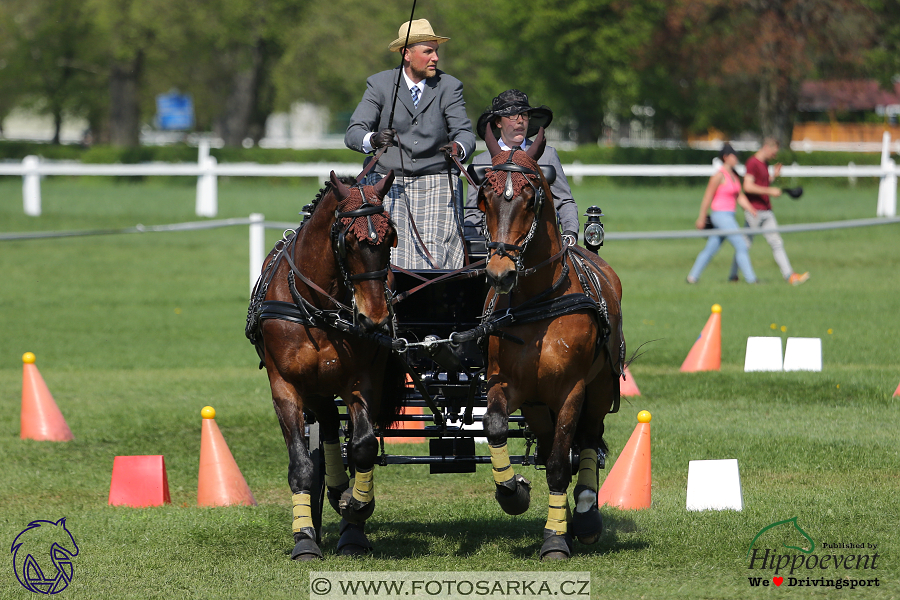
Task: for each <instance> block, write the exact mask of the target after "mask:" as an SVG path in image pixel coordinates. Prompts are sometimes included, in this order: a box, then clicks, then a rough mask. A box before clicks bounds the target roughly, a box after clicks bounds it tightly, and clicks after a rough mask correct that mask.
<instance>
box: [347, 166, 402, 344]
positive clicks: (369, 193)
mask: <svg viewBox="0 0 900 600" xmlns="http://www.w3.org/2000/svg"><path fill="white" fill-rule="evenodd" d="M393 181H394V172H393V171H390V172H389V173H388V174H387V175H385V176H384V177H383V178H382V179H381V181H379V182H378V183H376V184H375V185H374V186H371V185H366V186H363V185H357V186H348V185H346V184H344V183H343V182H341V181H340V179H338V178H337V176H336V175H335V174H334V171H332V172H331V184H332V186H333V189H334V193H335V196H336V198H337V202H338V205H337V210H336V211H335V223H334V227H333V229H332V232H333V233H332V246H333V248H334V251H335V255H336V259H337V262H338V265H339V268H340V270H341V272H342V275H343V277H344V283H345V285H346V286H347V287H348V288H349V289H350V291H351V293H352V296H353V307H354V317H355V319H356V321H357V323H359V324H360V325H362V326H363V327H365V328H366V330H368V331H382V332H388V330H389V327H390V322H391V316H392V315H391V304H390V299H389V291H388V288H387V285H386V283H385V282H386V280H387V276H388V272H389V265H390V261H391V248H393V247H395V246H396V245H397V230H396V229H395V228H394V224H393V222H392V221H391V218H390V214H389V213H388V212H387V211H386V210H384V206H383V202H384V197H385V195H386V194H387V192H388V190H390V189H391V184H392V183H393Z"/></svg>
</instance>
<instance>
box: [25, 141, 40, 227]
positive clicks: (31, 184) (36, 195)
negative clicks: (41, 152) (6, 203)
mask: <svg viewBox="0 0 900 600" xmlns="http://www.w3.org/2000/svg"><path fill="white" fill-rule="evenodd" d="M39 164H40V159H39V158H38V157H37V156H26V157H25V158H23V159H22V168H23V169H24V170H25V172H24V173H23V174H22V208H23V209H24V210H25V214H26V215H28V216H29V217H39V216H41V176H40V175H39V174H38V172H37V169H38V165H39Z"/></svg>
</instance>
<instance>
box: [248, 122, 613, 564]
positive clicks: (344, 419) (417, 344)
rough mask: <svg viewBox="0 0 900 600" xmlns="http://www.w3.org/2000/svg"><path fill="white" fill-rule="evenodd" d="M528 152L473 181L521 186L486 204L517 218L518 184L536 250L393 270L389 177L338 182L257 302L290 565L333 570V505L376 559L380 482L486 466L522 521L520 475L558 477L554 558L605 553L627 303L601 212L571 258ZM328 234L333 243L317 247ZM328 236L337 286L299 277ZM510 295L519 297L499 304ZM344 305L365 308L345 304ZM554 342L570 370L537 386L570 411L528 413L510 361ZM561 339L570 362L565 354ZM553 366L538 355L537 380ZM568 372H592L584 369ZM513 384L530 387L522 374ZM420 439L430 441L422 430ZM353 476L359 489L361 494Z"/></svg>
mask: <svg viewBox="0 0 900 600" xmlns="http://www.w3.org/2000/svg"><path fill="white" fill-rule="evenodd" d="M540 137H541V138H542V137H543V135H542V134H541V136H540ZM541 142H542V140H541ZM536 145H537V144H536ZM540 147H541V148H542V147H543V146H542V143H541V146H540ZM489 148H491V145H490V142H489ZM498 152H499V149H498ZM515 153H516V152H515V151H512V152H510V153H509V156H508V157H505V158H504V160H505V162H503V161H501V160H500V159H495V161H494V163H495V164H494V165H493V167H491V168H488V169H484V168H482V169H481V170H480V171H479V172H476V171H474V170H473V169H472V168H471V167H470V169H469V177H470V178H473V179H472V181H473V182H477V183H479V184H480V183H481V182H486V174H485V170H487V171H493V173H495V174H498V177H500V178H506V187H507V193H506V194H505V195H506V198H505V200H504V199H503V198H502V197H501V196H503V193H502V191H501V189H497V190H496V192H495V191H491V189H492V188H491V186H490V185H485V186H484V187H485V189H486V190H487V191H486V192H485V195H486V196H488V197H493V196H497V197H498V198H500V199H499V200H498V202H506V203H510V202H511V201H512V200H513V199H514V198H513V194H512V189H513V187H512V182H513V181H515V183H516V186H515V188H516V193H515V200H516V201H519V200H521V199H522V198H524V199H525V206H526V208H528V210H526V211H524V213H527V214H528V215H533V220H532V222H531V225H530V229H527V230H528V231H529V233H528V235H527V236H526V238H525V239H524V241H522V240H521V239H518V238H517V239H516V240H512V239H510V240H502V239H501V240H499V241H490V242H488V243H485V239H484V238H482V237H481V236H480V235H477V236H471V235H470V236H467V237H466V240H465V241H466V246H467V250H468V261H467V262H468V264H467V266H466V267H464V268H462V269H459V270H455V271H449V270H418V271H407V270H404V269H397V268H388V266H387V261H388V260H389V256H390V246H391V241H392V238H391V235H392V234H394V235H395V233H394V232H393V231H392V229H391V228H390V227H388V226H386V225H385V221H387V219H385V217H384V215H383V214H382V212H383V208H382V207H381V204H380V200H381V198H383V196H384V194H385V193H386V191H387V189H389V187H390V185H391V180H392V179H393V178H392V176H390V175H389V176H388V177H385V179H384V180H382V182H380V183H379V184H376V185H375V186H372V187H366V188H364V187H363V186H362V185H358V184H357V185H353V182H348V183H345V182H342V181H341V180H338V179H337V178H336V177H335V176H334V174H332V177H331V181H330V185H328V184H326V188H325V189H324V190H322V193H320V197H319V198H317V202H316V205H315V206H311V207H309V208H308V210H305V212H306V216H305V218H304V223H303V224H301V227H300V228H299V229H298V231H297V232H294V233H292V234H291V235H290V236H287V237H286V238H285V239H284V240H282V241H281V242H279V244H277V245H276V247H275V249H273V251H272V253H271V254H270V255H269V257H268V259H267V261H266V264H265V265H264V267H263V271H262V274H261V276H260V279H259V281H258V283H257V286H256V289H255V291H254V294H253V296H252V298H251V304H250V310H249V313H248V323H247V331H246V332H247V336H248V338H250V340H251V341H252V342H253V343H254V345H255V346H256V347H257V351H258V353H259V356H260V359H261V360H260V368H263V366H265V367H266V368H267V373H268V375H269V380H270V385H271V387H272V394H273V401H274V404H275V409H276V413H277V414H278V417H279V421H280V423H281V426H282V432H283V434H284V436H285V442H286V444H287V447H288V453H289V456H290V467H289V477H288V480H289V484H290V486H291V488H292V492H293V505H294V509H293V513H294V522H293V533H294V538H295V541H296V546H295V549H294V552H293V553H292V558H295V559H302V560H310V559H314V558H321V556H322V553H321V550H320V548H319V547H318V542H319V541H320V537H321V524H322V511H323V507H324V505H325V500H326V499H327V500H328V501H329V503H330V504H331V505H332V506H333V508H334V509H335V510H336V511H337V512H338V513H339V514H340V515H341V517H342V520H341V526H340V540H339V541H338V551H339V552H340V553H342V554H364V553H366V552H368V551H369V550H370V549H371V545H370V544H369V542H368V539H367V538H366V536H365V532H364V526H365V520H366V519H367V518H368V517H369V516H370V515H371V514H372V511H373V510H374V491H373V483H372V477H373V470H374V469H373V467H374V465H381V466H386V465H394V464H421V465H428V466H429V470H430V472H431V473H432V474H440V473H466V472H475V470H476V466H477V465H478V464H492V473H493V476H494V481H495V484H496V490H495V497H496V499H497V501H498V502H499V503H500V505H501V507H502V508H503V510H504V511H505V512H507V513H509V514H521V513H522V512H524V511H525V510H526V509H527V508H528V504H529V498H530V496H529V494H530V482H528V481H527V480H526V479H524V478H523V477H522V476H521V475H515V474H514V468H513V465H542V466H543V468H545V469H547V474H548V483H549V484H550V488H551V496H550V500H549V511H548V521H547V526H546V527H545V530H544V539H545V541H544V546H543V547H542V550H541V558H542V559H552V558H563V559H564V558H568V556H569V555H570V554H571V552H572V548H573V541H572V540H573V537H575V538H577V539H578V540H579V541H582V542H584V543H593V542H594V541H596V539H597V538H598V537H599V535H600V529H601V528H602V523H601V518H600V514H599V511H598V509H597V502H596V492H597V487H598V486H597V469H598V468H603V466H604V457H605V452H606V447H605V444H604V443H603V441H602V430H603V427H602V420H603V417H604V416H605V414H606V413H608V412H616V411H617V410H618V404H619V389H618V385H619V375H620V374H621V372H622V370H623V368H624V353H625V346H624V340H623V339H622V336H621V310H620V306H619V299H620V297H621V286H620V284H619V283H618V278H617V277H615V273H614V272H613V271H612V269H611V268H608V265H606V263H605V262H604V261H602V259H599V258H598V257H597V256H596V249H597V247H598V246H599V245H601V244H602V224H600V223H599V218H598V217H599V216H600V215H601V214H602V213H600V211H599V209H596V210H595V209H593V208H592V210H591V211H589V215H588V223H587V224H586V228H587V229H589V232H588V235H587V236H586V239H587V241H588V242H589V249H588V250H585V249H582V248H580V247H569V246H568V244H567V243H563V244H561V245H560V240H559V239H556V238H559V235H558V229H556V236H555V238H554V235H553V233H552V231H553V227H555V222H556V221H555V219H556V217H555V211H553V210H544V211H541V208H540V207H541V203H542V202H543V201H544V200H545V199H546V198H547V197H549V194H548V193H547V192H548V190H549V188H548V185H549V184H548V181H547V180H548V179H552V177H553V174H552V173H546V172H542V171H541V170H540V168H539V167H537V164H536V158H535V157H534V156H530V155H527V156H526V152H525V151H519V152H518V155H519V156H515V157H514V156H513V154H515ZM493 154H494V152H493V151H492V155H493ZM514 176H515V179H514ZM494 188H502V185H495V186H494ZM523 190H524V191H523ZM482 208H483V209H485V208H486V214H487V215H488V217H489V218H488V221H489V223H488V229H490V227H491V222H490V221H492V219H493V220H496V219H495V218H493V217H491V214H492V213H491V209H490V208H489V207H482ZM551 209H552V205H551ZM529 211H530V212H529ZM551 213H553V214H551ZM529 218H532V217H529ZM545 222H546V223H545ZM316 229H320V230H321V232H320V237H319V239H318V240H313V239H312V236H313V232H314V231H315V230H316ZM548 232H550V233H548ZM324 235H328V236H329V240H330V242H331V247H332V250H333V252H332V253H328V252H326V253H325V254H326V255H328V256H327V259H328V260H324V261H318V263H329V265H330V271H329V272H328V273H326V272H325V271H328V268H327V267H328V265H326V266H322V264H311V265H307V266H305V269H300V268H298V267H297V265H296V264H295V261H296V262H299V259H298V256H301V255H302V248H301V247H302V246H303V244H304V243H314V242H315V243H318V244H319V246H318V247H319V248H321V242H322V241H323V239H324ZM490 235H494V234H490ZM501 237H502V236H501ZM520 237H521V236H520ZM306 238H310V239H308V240H307V239H306ZM543 238H547V239H546V240H544V239H543ZM494 239H495V240H496V236H495V235H494ZM533 240H536V241H533ZM366 242H368V243H366ZM590 242H593V244H592V245H591V244H590ZM529 243H531V244H532V248H536V249H535V250H532V252H531V254H532V255H534V256H541V255H543V254H547V256H546V257H543V258H544V260H542V261H541V260H539V259H535V260H538V263H539V264H535V262H534V261H532V262H531V263H530V264H529V263H527V261H525V260H524V259H523V256H524V255H525V254H526V252H525V250H526V247H527V246H528V244H529ZM543 246H546V248H544V247H543ZM591 246H592V247H591ZM298 248H299V250H298ZM591 250H592V251H593V252H591ZM332 255H333V256H332ZM332 258H333V264H331V263H332V261H331V259H332ZM495 263H496V264H495ZM497 265H500V272H498V270H497ZM548 265H550V266H552V268H545V267H547V266H548ZM379 267H382V268H379ZM492 267H493V270H492ZM317 269H318V271H317ZM323 269H324V270H325V271H323ZM503 269H506V271H505V272H503ZM538 271H541V273H542V275H538V276H535V277H531V278H529V279H528V283H527V284H520V283H519V281H518V280H519V277H520V276H523V277H524V275H533V274H535V273H537V272H538ZM304 272H305V274H304ZM541 277H543V283H542V279H541ZM532 281H534V283H533V285H535V286H537V288H538V289H541V290H543V291H540V292H536V293H532V294H530V299H525V301H524V302H519V303H518V304H515V305H514V302H513V300H511V299H510V293H508V292H512V290H513V289H515V290H516V293H517V294H519V295H520V296H521V295H523V294H524V295H525V296H528V292H527V286H528V285H532V284H531V283H530V282H532ZM342 284H343V285H342ZM504 285H505V286H507V288H508V289H506V291H505V292H503V291H502V290H500V289H499V288H501V287H503V286H504ZM301 289H303V290H305V293H301V291H300V290H301ZM520 289H522V290H525V291H523V292H519V290H520ZM339 291H343V292H344V293H345V294H346V295H348V297H350V301H349V302H346V303H342V302H340V301H339V300H338V299H337V298H336V297H335V296H337V295H338V292H339ZM548 323H549V325H548ZM565 327H568V329H565ZM567 331H570V332H573V333H572V334H571V335H569V334H568V333H565V332H567ZM547 336H549V337H547ZM298 338H301V340H300V341H298ZM545 338H546V340H545ZM582 338H583V339H582ZM551 339H552V340H553V344H554V351H557V350H558V351H559V353H560V354H561V356H562V355H564V357H563V358H560V359H559V360H560V365H559V367H558V368H556V364H555V363H554V367H555V369H556V370H558V371H559V374H558V375H556V376H553V377H549V378H548V377H544V378H538V379H536V380H534V382H533V383H532V384H531V385H532V387H534V388H536V389H537V388H541V387H549V388H553V389H554V390H555V388H557V387H559V388H562V389H563V394H562V398H561V399H560V400H559V402H558V403H555V402H556V401H555V400H554V401H553V402H549V401H546V399H544V400H542V401H541V402H531V401H529V402H525V403H524V404H522V402H520V401H518V400H517V399H516V396H517V394H518V395H521V393H520V392H516V391H515V388H516V383H515V382H514V381H511V380H505V379H504V377H506V375H505V373H506V372H512V371H513V370H514V369H512V368H510V367H509V366H508V364H506V365H505V363H504V361H508V360H509V358H508V357H509V356H513V357H514V358H516V359H517V358H518V357H519V356H520V354H521V356H523V357H525V358H524V359H523V360H524V361H525V362H527V357H528V356H529V354H528V353H529V352H532V353H533V350H530V349H529V346H528V345H527V344H530V346H534V345H535V344H534V343H532V340H540V341H544V342H546V344H545V345H546V346H547V347H549V346H550V345H551V343H550V342H549V340H551ZM560 340H561V341H562V345H564V346H565V349H563V348H562V346H560V347H559V348H558V349H557V348H556V346H555V345H556V344H558V342H559V341H560ZM566 340H568V343H567V341H566ZM569 343H571V344H572V347H571V348H570V346H569ZM538 346H541V344H540V343H539V344H538ZM548 352H549V351H548V350H543V349H539V350H538V351H537V354H536V355H535V356H536V359H535V360H537V361H538V364H539V363H540V361H541V360H545V359H544V358H543V357H544V355H545V354H547V353H548ZM504 353H505V355H506V356H507V358H504ZM570 353H571V357H570V356H569V355H570ZM570 358H571V359H572V360H575V361H576V362H578V361H579V360H580V363H579V364H574V363H572V364H569V362H567V361H569V359H570ZM579 369H580V370H579ZM570 372H573V373H574V374H570ZM513 377H518V378H519V379H527V377H524V376H523V375H522V374H521V373H519V374H518V375H515V374H513ZM501 380H503V381H501ZM348 382H355V383H354V384H353V385H352V386H349V384H348ZM522 385H525V384H524V383H523V384H522ZM348 386H349V387H348ZM552 393H554V394H555V391H554V392H552ZM520 404H522V405H521V406H519V405H520ZM572 406H574V407H575V408H572ZM411 409H420V410H411ZM415 422H424V427H423V426H422V423H419V426H418V427H415V426H411V425H412V424H413V423H415ZM585 423H588V424H585ZM564 424H565V425H566V426H565V427H563V425H564ZM568 425H571V427H569V426H568ZM558 430H565V433H563V434H560V433H558ZM338 432H339V433H338ZM485 436H487V437H488V441H489V442H490V444H489V449H490V455H479V454H478V453H477V452H476V444H475V439H476V437H485ZM394 437H418V438H422V437H424V438H427V439H428V443H429V453H428V455H426V456H407V455H399V454H392V453H390V452H388V451H387V450H386V448H385V439H390V438H394ZM508 438H521V439H524V441H525V443H524V447H525V451H524V452H523V454H521V455H515V456H510V455H509V453H508V450H507V447H506V440H507V439H508ZM388 449H390V447H389V448H388ZM345 469H349V470H350V473H351V474H353V475H355V477H354V479H353V480H352V485H351V480H350V479H349V477H348V476H347V474H346V473H345ZM573 475H577V476H578V485H576V488H575V500H576V503H577V505H578V506H577V508H576V511H575V512H574V513H571V511H570V509H569V506H568V499H567V495H566V494H567V492H566V489H567V487H568V485H569V482H570V479H571V478H572V476H573ZM554 489H555V490H556V491H554ZM560 490H561V491H560ZM579 494H580V495H579ZM585 494H586V495H585ZM571 515H574V517H573V516H571ZM570 521H571V524H569V522H570Z"/></svg>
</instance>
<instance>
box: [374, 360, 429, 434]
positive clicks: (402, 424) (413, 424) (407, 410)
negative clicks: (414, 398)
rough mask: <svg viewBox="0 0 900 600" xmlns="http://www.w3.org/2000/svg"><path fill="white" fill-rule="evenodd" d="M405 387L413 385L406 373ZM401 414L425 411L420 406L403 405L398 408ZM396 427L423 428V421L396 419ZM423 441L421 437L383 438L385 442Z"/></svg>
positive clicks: (422, 413) (418, 413)
mask: <svg viewBox="0 0 900 600" xmlns="http://www.w3.org/2000/svg"><path fill="white" fill-rule="evenodd" d="M406 387H408V388H412V387H415V386H414V385H413V380H412V377H410V376H409V374H408V373H407V375H406ZM400 414H401V415H424V414H425V411H424V410H422V407H421V406H404V407H402V408H401V409H400ZM396 426H397V427H402V428H404V429H425V421H397V425H396ZM424 441H425V438H423V437H387V436H385V438H384V443H385V444H421V443H422V442H424Z"/></svg>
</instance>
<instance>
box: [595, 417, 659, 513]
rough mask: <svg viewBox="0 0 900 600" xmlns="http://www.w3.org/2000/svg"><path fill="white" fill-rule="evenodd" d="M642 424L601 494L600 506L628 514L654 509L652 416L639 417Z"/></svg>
mask: <svg viewBox="0 0 900 600" xmlns="http://www.w3.org/2000/svg"><path fill="white" fill-rule="evenodd" d="M637 418H638V424H637V427H635V428H634V433H632V434H631V438H629V440H628V443H627V444H625V447H624V448H623V449H622V453H621V454H619V457H618V458H617V459H616V463H615V464H614V465H613V468H612V469H611V470H610V472H609V475H607V476H606V480H605V481H604V482H603V485H602V486H601V487H600V491H599V492H598V493H597V506H603V505H604V504H609V505H610V506H616V507H618V508H624V509H626V510H630V509H637V508H650V413H649V412H647V411H646V410H642V411H641V412H639V413H638V417H637Z"/></svg>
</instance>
